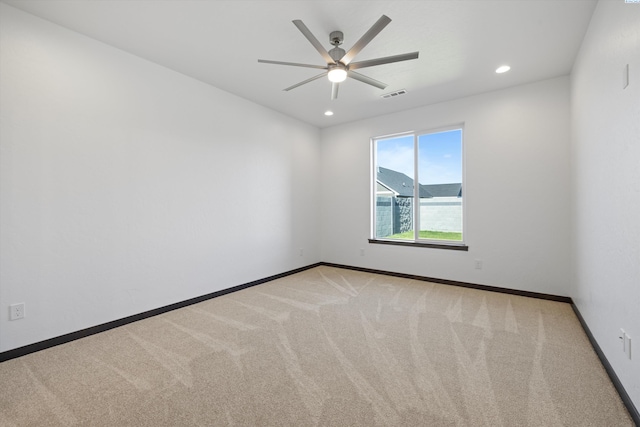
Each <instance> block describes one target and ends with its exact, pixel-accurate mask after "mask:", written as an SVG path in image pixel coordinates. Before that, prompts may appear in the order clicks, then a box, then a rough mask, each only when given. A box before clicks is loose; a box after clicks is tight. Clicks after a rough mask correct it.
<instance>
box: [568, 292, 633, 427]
mask: <svg viewBox="0 0 640 427" xmlns="http://www.w3.org/2000/svg"><path fill="white" fill-rule="evenodd" d="M571 308H573V312H574V313H575V314H576V317H577V318H578V320H579V321H580V324H581V325H582V329H584V332H585V333H586V334H587V337H588V338H589V342H591V346H592V347H593V349H594V350H595V352H596V354H597V355H598V358H599V359H600V362H601V363H602V366H604V369H605V371H607V374H608V375H609V378H610V379H611V382H612V383H613V386H614V387H615V388H616V390H617V391H618V394H619V395H620V398H621V399H622V403H624V406H625V407H626V408H627V411H629V415H631V418H632V419H633V422H634V423H636V426H640V413H638V408H636V406H635V405H634V404H633V402H632V401H631V398H630V397H629V394H627V390H625V388H624V386H623V385H622V382H620V378H618V375H617V374H616V371H614V370H613V367H612V366H611V364H610V363H609V360H607V357H606V356H605V355H604V352H603V351H602V349H601V348H600V345H599V344H598V341H596V338H595V337H594V336H593V334H592V333H591V330H590V329H589V326H587V323H586V322H585V321H584V318H583V317H582V314H581V313H580V310H578V307H577V306H576V305H575V304H573V303H572V304H571Z"/></svg>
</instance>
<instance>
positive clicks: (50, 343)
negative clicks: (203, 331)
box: [0, 262, 640, 426]
mask: <svg viewBox="0 0 640 427" xmlns="http://www.w3.org/2000/svg"><path fill="white" fill-rule="evenodd" d="M318 266H327V267H335V268H343V269H347V270H355V271H362V272H365V273H374V274H383V275H386V276H394V277H402V278H405V279H414V280H420V281H425V282H433V283H440V284H444V285H452V286H461V287H464V288H472V289H479V290H484V291H490V292H499V293H505V294H511V295H519V296H525V297H531V298H539V299H545V300H551V301H557V302H563V303H568V304H570V305H571V307H572V308H573V311H574V312H575V314H576V316H577V317H578V320H579V321H580V324H581V325H582V328H583V329H584V331H585V333H586V334H587V337H588V338H589V341H590V342H591V345H592V347H593V349H594V350H595V352H596V354H597V355H598V357H599V358H600V361H601V363H602V365H603V366H604V368H605V370H606V372H607V374H608V375H609V378H610V379H611V382H612V383H613V385H614V387H615V388H616V390H617V391H618V394H619V395H620V398H621V399H622V402H623V403H624V405H625V407H626V408H627V411H629V414H630V415H631V418H632V419H633V421H634V422H635V424H636V425H637V426H640V414H639V413H638V410H637V408H636V407H635V405H634V404H633V402H632V401H631V398H630V397H629V395H628V394H627V391H626V390H625V388H624V387H623V385H622V383H621V382H620V379H619V378H618V376H617V375H616V373H615V371H614V370H613V368H612V367H611V364H610V363H609V361H608V360H607V358H606V357H605V355H604V353H603V352H602V349H601V348H600V346H599V345H598V342H597V341H596V339H595V337H594V336H593V334H592V333H591V331H590V330H589V327H588V326H587V324H586V323H585V321H584V318H583V317H582V315H581V314H580V311H579V310H578V307H576V305H575V304H574V303H573V301H572V300H571V298H569V297H563V296H558V295H551V294H544V293H539V292H529V291H521V290H518V289H509V288H500V287H497V286H488V285H479V284H475V283H468V282H459V281H455V280H447V279H439V278H433V277H425V276H417V275H412V274H404V273H397V272H391V271H384V270H376V269H372V268H363V267H354V266H349V265H342V264H334V263H330V262H318V263H315V264H311V265H308V266H305V267H300V268H297V269H294V270H290V271H287V272H284V273H280V274H276V275H273V276H269V277H265V278H263V279H259V280H254V281H252V282H248V283H244V284H242V285H238V286H234V287H231V288H227V289H223V290H220V291H216V292H212V293H210V294H206V295H202V296H199V297H195V298H191V299H188V300H185V301H181V302H177V303H175V304H170V305H167V306H164V307H160V308H156V309H154V310H149V311H146V312H144V313H139V314H135V315H133V316H129V317H125V318H122V319H118V320H114V321H111V322H107V323H103V324H101V325H97V326H92V327H90V328H86V329H82V330H80V331H76V332H71V333H68V334H65V335H61V336H59V337H54V338H51V339H48V340H45V341H40V342H37V343H34V344H29V345H26V346H24V347H19V348H15V349H12V350H8V351H5V352H2V353H0V363H1V362H5V361H7V360H11V359H15V358H17V357H21V356H25V355H27V354H30V353H35V352H37V351H40V350H45V349H47V348H51V347H55V346H57V345H60V344H65V343H68V342H71V341H74V340H77V339H80V338H85V337H88V336H90V335H94V334H98V333H100V332H105V331H108V330H109V329H113V328H117V327H120V326H124V325H127V324H129V323H133V322H137V321H138V320H142V319H146V318H148V317H152V316H157V315H159V314H162V313H167V312H169V311H172V310H177V309H179V308H183V307H187V306H189V305H193V304H197V303H199V302H202V301H206V300H209V299H212V298H216V297H219V296H222V295H226V294H229V293H232V292H237V291H239V290H242V289H246V288H250V287H252V286H256V285H260V284H263V283H266V282H270V281H272V280H276V279H280V278H282V277H286V276H290V275H292V274H296V273H300V272H302V271H305V270H309V269H311V268H314V267H318Z"/></svg>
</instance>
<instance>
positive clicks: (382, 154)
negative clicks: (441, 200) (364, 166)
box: [376, 129, 462, 184]
mask: <svg viewBox="0 0 640 427" xmlns="http://www.w3.org/2000/svg"><path fill="white" fill-rule="evenodd" d="M461 137H462V131H461V130H460V129H456V130H451V131H446V132H438V133H431V134H425V135H420V136H419V137H418V146H419V147H418V148H419V161H418V174H419V181H420V183H421V184H448V183H454V182H462V144H461ZM376 154H377V160H378V166H382V167H383V168H387V169H393V170H395V171H398V172H402V173H404V174H405V175H407V176H409V177H411V178H413V136H412V135H409V136H400V137H395V138H389V139H383V140H378V141H377V153H376Z"/></svg>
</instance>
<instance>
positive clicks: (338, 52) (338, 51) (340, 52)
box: [329, 46, 346, 62]
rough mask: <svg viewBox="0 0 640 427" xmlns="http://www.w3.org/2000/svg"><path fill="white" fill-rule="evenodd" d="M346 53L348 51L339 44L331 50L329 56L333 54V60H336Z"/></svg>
mask: <svg viewBox="0 0 640 427" xmlns="http://www.w3.org/2000/svg"><path fill="white" fill-rule="evenodd" d="M345 54H346V52H345V51H344V49H342V48H339V47H338V46H336V47H334V48H333V49H331V50H330V51H329V56H331V58H333V60H334V61H336V62H338V61H340V60H341V59H342V57H343V56H344V55H345Z"/></svg>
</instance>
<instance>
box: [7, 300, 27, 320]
mask: <svg viewBox="0 0 640 427" xmlns="http://www.w3.org/2000/svg"><path fill="white" fill-rule="evenodd" d="M23 317H24V303H23V302H21V303H19V304H11V305H10V306H9V320H18V319H22V318H23Z"/></svg>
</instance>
